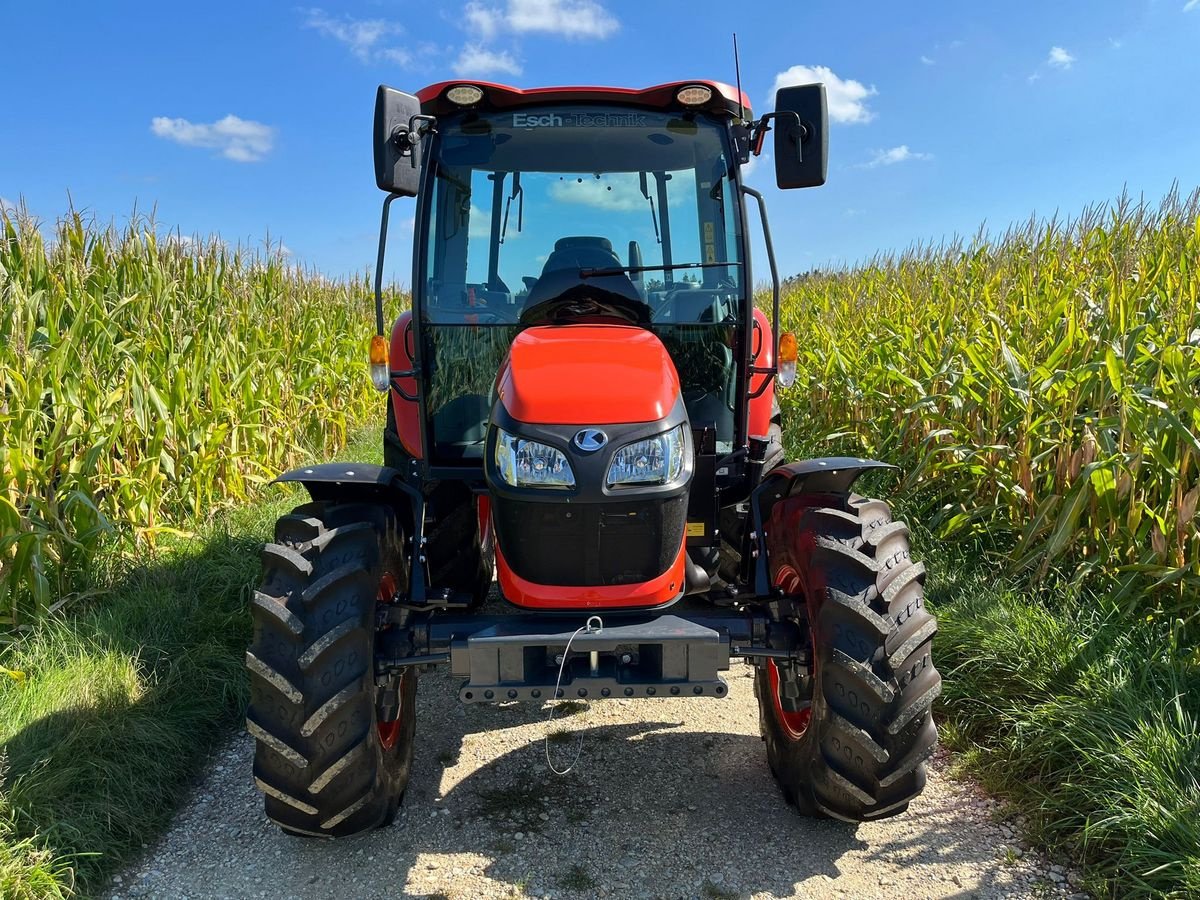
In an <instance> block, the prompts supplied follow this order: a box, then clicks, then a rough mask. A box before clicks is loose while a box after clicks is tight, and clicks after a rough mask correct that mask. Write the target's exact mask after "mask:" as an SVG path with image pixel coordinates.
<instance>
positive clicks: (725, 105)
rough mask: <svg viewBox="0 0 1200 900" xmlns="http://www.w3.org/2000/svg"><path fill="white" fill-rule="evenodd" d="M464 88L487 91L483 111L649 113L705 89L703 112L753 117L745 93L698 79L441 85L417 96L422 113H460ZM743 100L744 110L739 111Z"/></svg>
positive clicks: (482, 106) (480, 106) (477, 82)
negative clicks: (564, 108) (618, 109)
mask: <svg viewBox="0 0 1200 900" xmlns="http://www.w3.org/2000/svg"><path fill="white" fill-rule="evenodd" d="M460 84H473V85H475V86H476V87H480V88H482V89H483V101H482V102H481V103H480V104H479V105H478V107H477V108H481V109H512V108H514V107H520V106H534V105H538V106H544V105H553V104H567V103H616V104H620V105H623V106H640V107H644V108H647V109H672V108H678V107H679V105H680V104H679V102H678V101H677V100H676V99H675V95H676V94H677V93H678V92H679V90H680V88H685V87H697V86H703V87H707V88H712V91H713V98H712V99H711V100H710V101H709V102H708V103H707V104H705V105H704V106H703V107H701V108H702V109H706V110H709V111H716V110H720V111H724V112H727V113H734V114H736V113H738V112H739V111H744V115H745V116H746V117H747V118H748V117H749V116H750V98H749V97H748V96H747V95H746V92H745V91H741V92H739V91H738V89H737V88H735V87H732V86H730V85H728V84H725V83H724V82H721V81H709V80H706V79H701V78H698V79H694V80H691V81H672V82H669V83H668V84H656V85H654V86H653V87H648V88H623V87H599V86H574V87H540V88H517V87H512V86H511V85H507V84H495V83H493V82H489V81H472V80H470V79H465V78H463V79H459V80H457V81H439V82H438V83H437V84H431V85H429V86H428V87H425V88H422V89H421V90H419V91H418V92H417V99H419V100H420V101H421V110H422V111H423V112H425V113H428V114H431V115H439V114H443V115H444V114H448V113H451V112H458V111H459V110H460V109H461V107H459V106H456V105H455V104H453V103H451V102H450V101H449V100H447V99H446V98H445V93H446V91H447V90H449V89H450V88H452V87H454V86H456V85H460ZM739 97H740V101H741V104H740V106H741V110H739Z"/></svg>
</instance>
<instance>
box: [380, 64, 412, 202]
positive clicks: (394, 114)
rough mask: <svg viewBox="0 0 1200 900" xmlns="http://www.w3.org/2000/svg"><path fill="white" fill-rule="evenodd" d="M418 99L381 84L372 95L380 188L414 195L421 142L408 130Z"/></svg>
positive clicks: (410, 129) (410, 128)
mask: <svg viewBox="0 0 1200 900" xmlns="http://www.w3.org/2000/svg"><path fill="white" fill-rule="evenodd" d="M420 114H421V101H419V100H418V99H417V98H416V97H414V96H413V95H412V94H406V93H404V92H403V91H397V90H395V89H394V88H390V87H388V86H387V85H383V84H381V85H380V86H379V90H378V91H377V92H376V94H375V183H376V184H377V185H379V189H380V190H382V191H389V192H392V193H396V194H401V195H403V196H405V197H415V196H417V186H418V185H419V184H420V181H421V141H420V138H419V136H417V135H415V134H413V133H412V128H414V127H415V125H416V123H414V122H413V117H414V116H419V115H420Z"/></svg>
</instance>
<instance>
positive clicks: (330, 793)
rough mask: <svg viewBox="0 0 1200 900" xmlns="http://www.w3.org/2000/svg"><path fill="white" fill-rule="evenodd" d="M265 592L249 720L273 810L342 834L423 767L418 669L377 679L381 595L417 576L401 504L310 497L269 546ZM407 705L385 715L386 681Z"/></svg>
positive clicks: (285, 823)
mask: <svg viewBox="0 0 1200 900" xmlns="http://www.w3.org/2000/svg"><path fill="white" fill-rule="evenodd" d="M262 559H263V576H262V583H261V585H260V587H259V589H258V590H257V591H256V592H255V594H254V600H253V606H252V615H253V619H254V640H253V643H252V644H251V646H250V650H249V652H248V653H247V654H246V667H247V669H248V670H249V673H250V707H249V709H248V710H247V720H246V722H247V724H246V727H247V730H248V731H249V732H250V734H251V735H253V737H254V738H255V751H254V780H255V783H256V784H257V785H258V787H259V789H260V790H262V792H263V794H264V804H265V807H266V813H267V816H268V817H269V818H270V819H272V820H273V821H274V822H276V823H277V824H278V825H280V826H281V827H282V828H283V829H284V830H285V831H288V832H289V833H292V834H296V835H306V836H314V837H342V836H345V835H350V834H356V833H358V832H361V831H366V830H368V829H371V828H375V827H377V826H379V825H384V824H387V823H388V822H390V821H391V819H392V818H393V817H394V816H395V814H396V809H397V807H398V806H399V804H400V800H401V797H402V795H403V793H404V789H405V788H406V787H407V785H408V779H409V773H410V771H411V769H412V756H413V737H414V734H415V728H416V718H415V714H416V689H417V675H416V670H415V669H406V670H405V673H404V675H403V677H398V678H397V679H396V681H394V682H392V683H391V684H390V685H387V684H384V685H379V686H377V685H376V679H375V671H374V669H375V667H374V654H375V635H376V607H377V605H378V604H379V603H380V602H381V600H383V601H385V600H387V599H390V597H391V596H392V595H394V594H395V593H397V592H404V591H406V590H407V587H408V571H407V567H406V565H405V557H404V553H403V536H402V531H401V528H400V525H399V523H398V521H397V520H396V516H395V514H394V513H393V512H392V511H391V510H390V509H387V508H385V507H382V506H376V505H370V504H329V503H309V504H306V505H304V506H301V507H298V508H297V509H295V510H294V511H293V512H292V513H291V514H290V515H287V516H283V517H282V518H280V519H279V521H278V522H277V523H276V525H275V541H274V542H273V543H270V544H267V546H266V547H264V548H263V554H262ZM389 686H390V687H392V688H394V689H396V690H397V691H398V694H399V715H398V716H397V717H396V718H395V720H394V721H393V722H391V723H382V722H381V721H380V711H381V710H380V700H381V699H382V696H383V694H384V693H385V688H387V687H389Z"/></svg>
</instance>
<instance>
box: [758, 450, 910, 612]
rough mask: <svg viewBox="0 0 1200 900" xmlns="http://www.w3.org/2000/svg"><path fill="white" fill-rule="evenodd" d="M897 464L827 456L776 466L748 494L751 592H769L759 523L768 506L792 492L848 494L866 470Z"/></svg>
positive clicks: (767, 515)
mask: <svg viewBox="0 0 1200 900" xmlns="http://www.w3.org/2000/svg"><path fill="white" fill-rule="evenodd" d="M897 468H898V467H897V466H893V465H892V464H891V463H885V462H880V461H879V460H877V459H862V458H860V457H857V456H827V457H822V458H820V459H804V460H800V461H799V462H793V463H787V464H786V465H782V466H776V467H775V468H774V469H772V470H771V471H770V472H768V473H767V474H766V476H765V477H764V478H763V480H762V482H761V483H760V484H759V485H758V487H756V488H755V489H754V490H753V491H752V492H751V493H750V521H751V524H752V530H751V536H750V543H751V556H752V557H753V558H754V593H755V594H757V595H758V596H759V597H767V596H769V595H770V592H771V573H770V570H769V567H768V565H767V542H766V536H765V535H764V534H763V523H764V522H766V521H767V519H769V518H770V517H771V509H772V508H773V507H774V506H775V504H776V503H778V502H779V501H780V500H782V499H784V498H785V497H791V496H794V495H796V494H848V493H850V488H851V487H853V485H854V482H855V481H857V480H858V477H859V476H860V475H862V473H863V472H866V471H868V470H870V469H893V470H896V469H897Z"/></svg>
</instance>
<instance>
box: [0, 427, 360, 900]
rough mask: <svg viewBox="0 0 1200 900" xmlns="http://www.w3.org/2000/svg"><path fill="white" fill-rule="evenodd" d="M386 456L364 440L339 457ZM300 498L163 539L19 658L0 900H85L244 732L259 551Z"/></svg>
mask: <svg viewBox="0 0 1200 900" xmlns="http://www.w3.org/2000/svg"><path fill="white" fill-rule="evenodd" d="M379 453H380V451H379V445H378V440H377V435H375V434H374V433H372V432H364V433H362V434H361V435H360V436H359V437H358V439H357V440H356V441H355V443H354V444H352V445H351V446H350V447H349V448H347V449H345V450H344V451H342V452H341V453H339V454H337V457H338V458H341V459H360V460H364V461H377V460H378V457H379ZM302 499H303V493H302V492H301V491H299V490H298V489H295V488H273V489H271V490H270V492H269V493H268V492H260V493H259V494H258V496H256V498H255V502H254V503H252V504H250V505H247V506H244V507H241V508H238V509H236V510H232V511H228V512H225V513H222V514H221V515H219V516H216V517H215V518H214V519H213V520H212V521H211V522H209V523H208V524H206V525H204V526H202V527H201V528H200V529H199V534H198V535H197V536H196V537H194V538H179V537H174V538H172V537H167V538H165V539H164V540H163V541H162V542H160V546H158V547H157V548H156V549H155V550H153V551H150V550H144V551H143V556H142V558H141V559H140V560H139V561H138V563H137V564H136V565H134V564H131V563H128V562H125V563H122V564H121V565H122V566H123V567H124V570H123V571H116V572H113V571H108V570H107V569H106V570H105V571H104V572H103V573H102V578H103V579H104V582H103V583H102V584H93V585H91V587H92V588H93V589H95V590H97V591H101V590H102V594H101V595H100V596H97V597H94V598H93V599H92V600H90V601H85V602H81V603H80V604H78V605H77V606H76V607H73V608H69V610H68V612H69V614H68V615H62V614H59V615H55V616H51V617H50V618H48V619H47V620H46V621H44V622H43V623H42V624H41V625H40V626H39V627H38V628H37V629H36V630H34V631H32V632H31V633H29V634H26V635H25V636H24V637H23V638H22V639H21V640H20V641H18V642H17V643H15V644H12V645H10V646H9V648H8V652H7V654H6V656H5V660H4V662H5V666H6V667H7V668H8V669H9V670H10V671H12V672H15V673H17V675H18V676H19V677H12V676H5V677H0V713H2V714H0V746H3V747H5V750H6V752H7V755H8V766H9V769H8V778H7V782H6V783H5V784H4V786H3V789H0V897H4V898H8V897H18V898H19V897H31V898H32V897H50V898H53V897H58V896H64V895H69V894H70V892H71V891H72V889H78V890H79V891H80V892H82V893H84V894H85V895H86V894H90V893H92V892H94V891H95V890H97V889H98V888H99V887H100V885H101V884H102V883H103V880H104V879H105V878H106V877H107V876H108V875H109V874H110V873H112V872H114V871H116V870H117V869H118V868H119V867H120V866H121V864H122V863H123V862H124V861H125V860H127V859H129V858H130V857H131V856H133V855H136V854H137V853H139V852H141V849H142V847H143V845H144V844H145V843H146V842H147V841H148V840H151V839H153V837H154V836H155V835H156V834H157V833H158V832H159V831H160V830H161V829H162V828H163V827H164V826H165V825H166V824H167V822H168V821H169V819H170V816H171V814H172V812H173V811H174V809H175V807H176V805H177V803H178V802H179V800H180V799H181V798H182V797H183V795H184V793H185V792H186V790H187V788H188V786H189V784H190V783H191V781H192V779H193V777H194V776H195V773H196V772H197V771H198V770H199V768H200V766H201V764H202V762H203V761H204V759H205V758H206V757H207V755H208V754H209V753H210V752H211V750H212V748H213V747H214V746H215V745H216V744H217V743H218V742H219V741H221V740H223V739H224V738H225V737H227V736H228V734H229V731H230V729H231V728H232V727H234V726H235V725H236V724H237V723H238V722H239V721H240V718H241V715H242V709H243V707H244V705H245V699H246V679H245V673H244V669H243V658H244V655H245V650H246V645H247V644H248V642H249V638H250V616H249V596H250V590H251V588H252V586H253V584H254V582H255V580H256V579H257V576H258V568H259V563H258V551H259V548H260V547H261V545H262V543H263V541H264V540H265V539H266V538H267V537H268V536H269V534H270V529H271V525H272V524H273V522H274V520H275V518H276V517H277V516H278V515H280V514H282V513H284V512H286V511H287V510H288V509H289V508H290V507H291V506H292V505H294V504H295V503H296V502H300V501H301V500H302ZM22 891H24V893H22Z"/></svg>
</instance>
